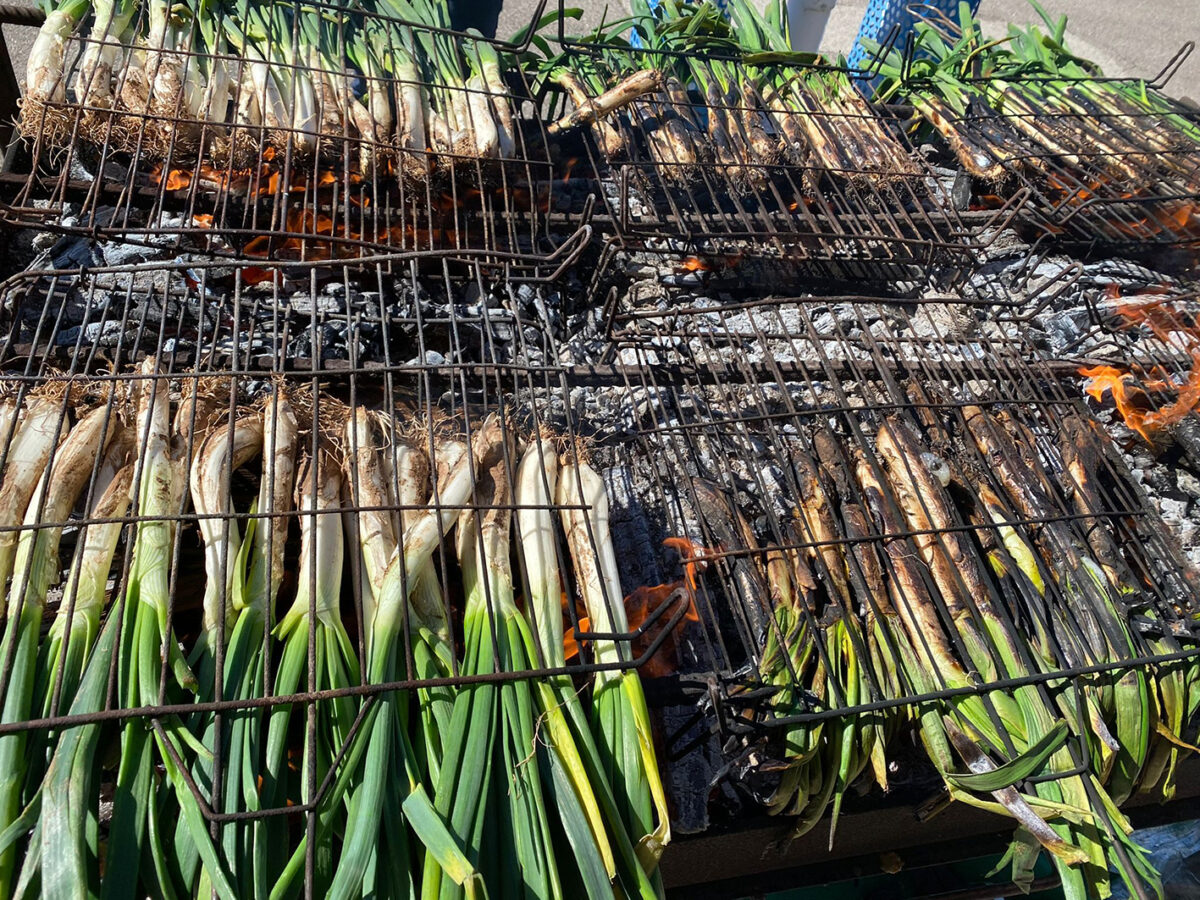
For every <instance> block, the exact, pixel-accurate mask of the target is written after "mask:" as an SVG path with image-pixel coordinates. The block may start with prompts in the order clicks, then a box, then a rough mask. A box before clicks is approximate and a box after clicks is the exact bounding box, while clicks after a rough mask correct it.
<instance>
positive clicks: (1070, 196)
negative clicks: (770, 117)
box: [871, 11, 1200, 253]
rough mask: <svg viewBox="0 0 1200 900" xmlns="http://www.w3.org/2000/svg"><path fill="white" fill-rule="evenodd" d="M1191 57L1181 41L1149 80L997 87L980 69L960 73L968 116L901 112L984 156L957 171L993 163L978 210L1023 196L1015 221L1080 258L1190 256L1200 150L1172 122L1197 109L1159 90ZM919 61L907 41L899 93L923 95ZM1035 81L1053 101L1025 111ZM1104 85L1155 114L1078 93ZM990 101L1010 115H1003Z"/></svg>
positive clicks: (1042, 78) (954, 25)
mask: <svg viewBox="0 0 1200 900" xmlns="http://www.w3.org/2000/svg"><path fill="white" fill-rule="evenodd" d="M926 19H927V21H928V22H929V23H930V24H934V25H936V26H937V28H938V30H939V31H940V32H941V35H942V37H943V38H945V39H946V40H948V41H950V42H951V43H953V42H954V41H956V40H958V39H959V38H960V37H961V29H960V26H959V23H958V22H957V21H954V20H952V19H951V18H947V17H946V16H945V15H942V14H939V13H937V12H936V11H933V13H932V14H931V15H930V16H928V17H926ZM1194 50H1195V42H1193V41H1187V42H1185V43H1183V44H1182V45H1181V46H1180V48H1179V49H1178V50H1177V51H1176V52H1175V53H1174V55H1173V56H1172V57H1171V58H1170V59H1169V60H1168V61H1167V62H1166V64H1165V65H1164V66H1163V67H1162V69H1161V70H1160V71H1159V72H1158V73H1157V74H1156V75H1154V76H1153V77H1152V78H1150V79H1136V78H1131V77H1128V76H1104V75H1088V76H1086V77H1084V76H1078V75H1069V74H1064V73H1062V72H1056V73H1054V74H1053V75H1049V74H1046V75H1039V74H1037V72H1036V71H1032V72H1023V73H1022V74H1021V76H1020V78H1019V80H1017V81H1015V82H1011V83H1003V82H1000V81H999V80H998V79H996V78H993V77H990V76H989V75H987V74H985V73H982V72H980V70H979V65H978V64H976V65H975V67H974V68H973V69H972V70H971V71H969V72H965V71H964V72H959V73H956V76H955V77H956V78H957V79H958V80H959V81H960V82H961V83H962V84H964V85H967V86H969V87H970V88H971V89H973V90H974V91H975V93H974V94H973V95H970V96H967V97H964V98H959V99H960V100H962V99H966V100H967V106H966V109H965V110H963V111H962V112H959V111H956V110H955V109H953V108H951V107H950V105H948V104H945V103H942V104H939V105H938V106H937V108H936V109H934V108H930V109H927V110H924V111H918V110H914V109H911V108H909V109H908V110H907V111H908V113H909V114H910V115H911V116H912V117H914V118H920V117H922V116H923V115H924V117H925V118H926V119H927V120H928V121H929V122H930V124H934V125H935V130H942V129H941V128H939V127H937V126H936V123H934V122H933V120H932V118H930V115H928V113H936V115H937V117H938V118H940V119H942V120H943V121H944V123H945V124H946V125H947V126H948V130H950V131H953V132H957V133H958V134H961V135H962V136H963V137H964V138H965V142H964V144H963V146H962V147H961V148H959V150H958V151H957V152H959V155H960V157H964V156H972V155H973V154H974V153H976V152H978V153H979V154H980V156H979V162H978V163H976V164H974V165H972V164H971V162H970V161H969V160H968V161H967V162H966V163H962V165H963V166H964V168H965V169H966V171H968V172H975V170H976V168H977V167H978V165H980V164H982V163H983V162H986V161H988V160H989V159H990V160H994V161H995V162H996V163H997V165H998V167H999V168H1000V169H1001V170H1002V172H1003V175H1001V176H999V177H983V176H982V175H980V177H978V178H977V179H976V182H977V183H976V185H975V191H974V195H975V200H974V203H975V204H976V205H979V206H983V207H987V206H995V205H997V201H998V199H999V198H998V197H997V196H996V195H997V194H999V195H1000V196H1004V195H1005V194H1006V193H1012V192H1013V191H1017V192H1019V193H1020V194H1021V195H1022V196H1023V198H1024V202H1023V203H1022V204H1021V206H1020V209H1019V210H1018V221H1020V222H1022V223H1023V224H1024V225H1025V226H1026V227H1027V228H1029V229H1030V230H1031V231H1032V233H1034V234H1037V235H1044V236H1049V237H1053V238H1055V239H1056V240H1057V241H1058V242H1060V243H1061V244H1063V245H1066V246H1068V247H1073V248H1076V249H1083V250H1096V249H1097V248H1103V249H1104V250H1107V251H1110V252H1112V251H1120V252H1125V253H1137V252H1138V251H1139V248H1147V247H1148V248H1151V249H1145V250H1144V252H1145V253H1157V252H1158V251H1159V250H1161V248H1163V247H1183V248H1190V249H1194V247H1195V244H1196V242H1197V240H1198V228H1200V225H1198V224H1197V218H1196V200H1197V196H1198V195H1200V181H1198V180H1197V178H1198V176H1200V171H1198V169H1197V165H1198V163H1197V159H1196V142H1195V139H1194V138H1189V137H1188V136H1187V135H1185V134H1183V133H1182V132H1180V131H1178V129H1176V128H1174V126H1173V125H1171V124H1169V123H1168V121H1167V117H1168V116H1178V117H1180V118H1182V119H1185V120H1189V121H1192V122H1196V121H1198V120H1197V113H1196V109H1195V107H1194V105H1192V106H1189V105H1188V104H1186V103H1183V102H1180V101H1179V100H1176V99H1175V98H1173V97H1170V96H1169V95H1167V94H1165V93H1163V91H1164V89H1165V88H1166V87H1167V84H1168V83H1169V82H1170V81H1171V79H1172V77H1173V76H1174V75H1175V73H1176V72H1177V71H1178V70H1179V68H1180V67H1181V66H1182V65H1183V64H1184V63H1185V62H1186V61H1187V60H1188V58H1189V57H1190V56H1191V54H1192V53H1193V52H1194ZM890 53H891V48H889V47H887V46H884V47H881V48H880V50H879V51H878V52H877V53H876V54H875V55H874V56H873V57H872V60H871V62H872V67H873V68H878V67H880V66H882V65H883V64H884V61H885V59H886V58H887V57H888V55H889V54H890ZM916 58H917V54H916V47H915V37H914V35H912V34H910V35H909V36H908V38H907V39H906V42H905V45H904V47H903V48H902V49H901V65H900V73H901V74H900V78H901V80H902V81H903V82H904V83H905V84H910V85H912V86H914V87H918V88H920V87H927V86H928V85H927V84H926V82H925V81H924V80H923V79H922V78H921V77H919V76H917V75H915V74H914V71H913V63H914V60H915V59H916ZM1041 84H1047V85H1051V86H1052V87H1054V88H1055V89H1056V90H1059V91H1060V95H1059V96H1058V97H1057V98H1056V99H1055V100H1054V101H1053V102H1052V103H1051V104H1049V105H1048V104H1047V103H1046V101H1045V100H1044V99H1043V100H1040V101H1038V102H1037V103H1035V104H1033V105H1032V106H1031V105H1028V104H1026V107H1025V109H1024V110H1022V108H1021V106H1020V104H1021V102H1022V91H1021V89H1022V87H1023V86H1030V85H1032V86H1035V87H1036V86H1038V85H1041ZM1099 84H1104V85H1117V86H1119V87H1124V88H1128V89H1129V90H1130V91H1131V92H1133V93H1138V92H1143V93H1145V94H1148V95H1150V96H1151V97H1152V98H1153V99H1154V101H1155V102H1157V103H1158V104H1159V105H1160V107H1161V109H1159V110H1158V111H1157V112H1152V111H1150V110H1148V109H1139V108H1138V107H1136V106H1134V105H1133V104H1130V103H1121V104H1119V108H1107V109H1106V108H1101V107H1100V106H1099V105H1097V104H1095V103H1094V102H1092V101H1091V100H1089V99H1088V97H1087V96H1086V95H1085V94H1084V93H1083V92H1081V91H1079V90H1078V88H1086V87H1087V86H1089V85H1099ZM934 87H935V89H936V85H934ZM1108 96H1110V97H1112V96H1113V95H1112V94H1109V95H1108ZM1009 101H1011V102H1009ZM997 104H1001V105H1004V104H1007V107H1013V108H1005V109H1004V110H1003V111H1000V110H999V109H998V108H997Z"/></svg>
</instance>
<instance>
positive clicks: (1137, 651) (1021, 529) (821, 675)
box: [695, 385, 1200, 898]
mask: <svg viewBox="0 0 1200 900" xmlns="http://www.w3.org/2000/svg"><path fill="white" fill-rule="evenodd" d="M912 391H913V393H914V397H913V399H914V404H915V405H914V407H913V409H914V410H915V411H916V415H915V417H911V418H910V417H909V415H908V414H898V415H894V416H891V417H889V418H887V419H886V421H884V422H883V424H882V425H881V426H880V428H879V430H878V433H877V435H876V437H875V440H874V442H873V444H874V449H875V452H876V454H877V457H878V460H879V461H878V462H874V461H872V460H871V459H870V457H868V456H867V455H866V454H865V453H864V452H862V449H861V448H860V447H858V446H855V445H854V443H853V441H846V440H843V439H841V438H839V437H837V436H836V435H835V434H834V433H833V432H831V431H830V430H828V429H825V428H818V429H815V431H814V432H813V434H812V435H811V440H810V441H809V442H807V443H804V442H802V441H801V440H800V439H798V438H797V439H793V441H792V443H791V444H790V445H789V452H790V462H791V470H792V475H793V476H794V482H793V483H794V484H795V485H796V487H797V495H796V496H795V497H791V498H784V501H783V502H781V503H780V504H778V506H777V508H784V509H791V510H792V513H791V518H790V520H787V521H785V522H784V525H783V534H782V537H783V538H784V540H785V542H786V546H783V547H773V546H770V545H768V546H766V547H765V548H764V547H760V545H759V543H758V542H757V541H756V539H755V535H754V531H753V529H752V528H751V527H750V525H749V524H748V522H747V520H746V519H745V518H744V517H743V516H742V514H741V513H740V512H739V511H738V510H737V509H736V507H735V506H734V505H733V504H732V502H731V501H730V499H729V497H728V496H727V495H726V494H725V493H724V492H722V491H720V490H719V489H716V488H713V487H711V486H708V485H705V484H703V483H697V484H696V485H695V487H696V495H697V496H698V497H699V498H700V503H699V509H700V514H701V515H702V516H703V517H704V520H705V527H706V530H707V532H708V533H711V534H713V535H714V536H715V537H717V539H719V540H720V542H721V545H722V548H723V549H724V550H726V551H727V552H729V551H737V550H745V551H747V558H746V560H743V562H742V564H743V565H745V566H746V568H747V570H748V577H744V578H743V579H742V580H741V581H740V582H739V583H740V584H741V585H742V589H741V592H742V593H744V594H746V595H748V596H751V597H757V598H758V599H759V602H762V603H764V606H765V608H767V609H769V611H770V616H769V617H768V618H767V619H766V620H765V623H764V626H763V628H762V629H761V633H762V634H763V641H764V644H763V649H762V651H761V656H760V664H759V671H760V674H761V677H762V680H763V683H764V684H765V685H766V686H769V687H771V688H773V689H774V693H773V695H772V696H771V700H770V702H769V707H768V714H769V716H770V717H771V718H779V717H789V716H794V717H796V720H795V722H794V723H793V724H789V725H787V726H786V727H783V728H780V729H779V732H778V734H779V736H778V738H777V740H776V742H775V743H774V746H775V748H776V753H778V757H777V759H778V762H777V763H776V764H775V765H773V766H772V767H770V770H771V771H773V772H775V773H776V775H775V778H774V781H773V782H772V784H773V790H772V791H771V792H770V793H769V794H768V795H767V797H766V800H765V803H766V807H767V809H768V811H770V812H772V813H775V814H779V815H787V816H791V817H794V823H795V824H794V828H793V834H795V833H803V832H804V831H807V830H809V829H811V828H812V827H813V826H814V825H815V824H816V823H817V822H818V820H820V818H821V817H822V815H823V814H824V813H825V812H826V811H827V810H830V809H831V810H832V824H831V840H832V837H833V828H835V827H836V822H837V813H838V808H839V802H840V797H841V796H842V795H843V794H844V793H845V792H846V791H847V790H848V789H849V788H850V786H851V784H852V783H853V782H854V781H855V780H859V781H860V782H862V781H865V780H866V779H868V778H869V779H870V780H871V781H873V782H874V783H875V784H877V785H878V786H879V787H881V788H883V789H884V790H886V789H887V772H888V770H887V753H886V751H887V750H888V748H889V747H890V746H891V745H892V742H893V740H894V739H895V738H896V737H897V736H898V735H900V734H903V728H902V726H903V725H904V723H905V721H906V720H907V721H911V723H912V725H913V726H914V727H915V728H916V729H917V731H918V733H919V735H920V738H921V741H922V743H923V744H924V746H925V749H926V751H927V753H928V755H929V757H930V759H931V761H932V762H933V764H934V766H935V768H936V769H937V771H938V772H939V774H940V775H941V777H942V778H943V779H944V781H945V784H946V787H947V789H948V791H949V792H950V795H951V796H952V797H953V798H954V799H956V800H958V801H960V802H965V803H969V804H971V805H973V806H977V807H980V808H982V809H986V810H991V811H994V812H997V813H1001V814H1004V815H1007V816H1010V817H1011V818H1014V819H1015V820H1016V821H1017V822H1018V824H1019V827H1018V832H1017V835H1016V837H1015V839H1014V842H1013V845H1012V847H1011V849H1010V854H1009V857H1008V859H1009V860H1011V862H1012V865H1013V877H1014V880H1016V881H1017V882H1018V883H1022V884H1028V883H1029V881H1030V880H1031V879H1032V871H1033V870H1032V867H1033V864H1034V862H1035V861H1036V858H1037V855H1038V852H1039V850H1042V849H1044V850H1046V851H1048V852H1049V853H1050V854H1051V855H1052V858H1053V861H1054V863H1055V865H1056V867H1057V868H1058V871H1059V874H1060V878H1061V880H1062V884H1063V887H1064V890H1065V892H1066V895H1067V896H1070V897H1078V898H1085V897H1104V896H1107V895H1108V893H1109V890H1110V885H1109V870H1110V867H1111V868H1112V869H1114V870H1115V871H1116V872H1118V873H1119V875H1120V877H1121V878H1122V879H1124V880H1125V881H1127V882H1129V883H1135V882H1136V883H1141V884H1149V885H1151V886H1153V885H1155V884H1156V883H1157V875H1156V873H1155V872H1154V871H1153V869H1152V868H1151V867H1150V866H1149V865H1148V863H1147V862H1146V858H1145V855H1144V853H1143V851H1142V850H1141V849H1140V848H1139V847H1138V846H1137V845H1136V844H1134V843H1133V842H1132V841H1131V840H1130V838H1129V836H1128V832H1129V825H1128V822H1127V820H1126V819H1125V817H1124V816H1123V815H1122V814H1121V813H1120V812H1119V810H1118V806H1119V805H1121V804H1123V803H1124V802H1125V801H1126V800H1127V799H1128V798H1129V797H1131V796H1132V795H1133V794H1134V793H1135V792H1139V791H1140V792H1143V793H1151V794H1158V795H1160V796H1170V795H1171V794H1172V792H1173V790H1174V788H1173V778H1174V772H1175V770H1176V765H1177V762H1178V759H1179V756H1180V754H1182V753H1185V752H1187V751H1188V749H1189V748H1191V745H1190V744H1189V743H1188V739H1189V738H1190V737H1191V735H1190V734H1189V728H1191V727H1193V725H1192V723H1193V718H1194V716H1195V714H1196V712H1197V709H1198V708H1200V689H1198V687H1197V684H1196V679H1197V676H1198V673H1200V666H1198V665H1197V662H1196V659H1195V658H1193V659H1191V660H1189V661H1188V662H1187V663H1186V664H1183V665H1168V666H1163V667H1159V668H1146V667H1136V668H1121V667H1120V663H1121V661H1123V660H1129V659H1134V658H1137V657H1138V656H1141V655H1143V654H1148V653H1154V654H1172V653H1178V652H1179V649H1180V643H1179V641H1178V640H1177V639H1176V638H1175V637H1174V636H1172V635H1170V634H1166V633H1163V634H1158V635H1157V636H1156V635H1154V634H1151V635H1147V636H1140V637H1139V636H1137V635H1135V633H1134V630H1133V628H1132V626H1131V625H1130V623H1129V621H1128V616H1129V612H1128V610H1129V608H1130V606H1131V605H1139V604H1138V601H1137V598H1138V595H1139V594H1140V593H1141V592H1142V590H1143V589H1144V588H1143V587H1142V581H1141V580H1140V579H1139V578H1138V576H1136V575H1135V574H1134V572H1133V570H1132V569H1131V567H1130V565H1129V564H1128V563H1127V562H1126V561H1125V555H1124V552H1123V550H1122V548H1121V545H1120V541H1119V538H1118V537H1117V536H1116V535H1114V534H1113V532H1112V531H1111V530H1110V529H1109V528H1108V527H1107V526H1103V525H1099V524H1098V521H1099V520H1098V519H1097V516H1098V515H1099V514H1100V511H1102V510H1103V509H1105V508H1111V506H1112V502H1113V501H1112V499H1110V498H1111V496H1112V495H1111V494H1110V493H1109V491H1111V490H1113V487H1110V486H1109V484H1108V483H1109V482H1110V480H1111V476H1110V475H1109V474H1108V471H1109V470H1108V469H1107V466H1106V464H1105V462H1104V449H1103V445H1102V442H1101V441H1100V439H1099V437H1098V436H1097V435H1096V433H1095V432H1094V430H1092V429H1090V428H1089V426H1088V425H1086V424H1085V423H1083V422H1082V421H1080V420H1077V419H1071V418H1068V419H1066V420H1064V423H1063V425H1062V430H1061V432H1059V433H1058V434H1057V436H1056V437H1057V440H1055V439H1054V438H1053V437H1051V438H1049V439H1048V438H1047V437H1038V436H1037V435H1035V434H1034V432H1033V431H1031V430H1030V429H1029V428H1028V427H1027V426H1025V425H1024V424H1022V423H1020V422H1018V421H1017V420H1016V419H1015V418H1014V417H1012V416H1010V415H1007V414H1005V413H1003V412H1001V413H995V412H990V411H986V410H984V409H982V408H974V407H968V408H967V409H966V410H965V411H964V417H963V419H962V421H961V422H960V423H954V422H950V421H941V420H940V419H939V418H938V417H937V416H936V415H933V414H932V413H930V412H929V411H930V410H934V409H936V408H938V407H937V405H936V404H934V403H931V402H930V397H929V395H928V394H927V393H926V389H924V388H921V387H919V386H916V385H913V386H912ZM934 399H937V398H934ZM956 424H957V427H956ZM934 448H936V451H935V449H934ZM935 452H936V454H937V455H935ZM980 459H982V460H986V463H987V466H988V468H989V472H988V473H987V474H986V475H985V474H984V473H983V472H982V471H981V467H980V465H979V462H978V460H980ZM1063 507H1066V508H1074V509H1076V510H1078V512H1079V514H1080V516H1081V517H1082V518H1081V520H1080V521H1074V520H1071V519H1070V518H1063V517H1062V516H1061V515H1056V512H1055V511H1056V510H1058V509H1061V508H1063ZM1022 520H1032V521H1040V522H1043V523H1044V524H1041V525H1040V526H1038V527H1037V528H1029V527H1027V526H1023V525H1018V524H1012V523H1018V522H1020V521H1022ZM1081 522H1082V523H1083V524H1081ZM760 560H761V562H759V561H760ZM1074 666H1096V667H1106V666H1112V667H1113V668H1111V669H1105V670H1104V671H1102V672H1100V673H1098V674H1097V675H1095V676H1093V677H1090V678H1086V679H1082V680H1080V682H1079V683H1078V685H1077V688H1078V689H1077V690H1063V689H1061V688H1062V684H1063V683H1062V682H1061V681H1058V682H1056V681H1053V680H1051V681H1049V682H1047V685H1051V686H1054V688H1055V689H1054V690H1046V689H1044V688H1042V687H1039V683H1038V680H1037V678H1038V676H1047V675H1051V674H1052V673H1053V672H1055V671H1056V670H1061V669H1062V668H1064V667H1074ZM1023 679H1025V680H1027V681H1028V683H1021V682H1022V680H1023ZM1005 680H1009V681H1011V682H1017V685H1016V686H1014V687H1007V688H1004V689H995V688H993V689H990V690H981V688H983V687H984V686H985V685H987V684H988V683H989V682H997V681H1005ZM942 691H947V692H948V694H947V696H946V697H945V699H938V700H932V701H930V700H927V701H923V702H920V703H917V704H906V705H905V706H903V707H894V708H892V707H885V708H884V709H882V710H878V709H876V710H873V711H871V712H867V713H860V714H855V715H853V716H841V717H833V718H830V717H822V716H819V715H818V716H816V717H814V718H807V717H806V716H805V714H811V713H820V712H821V711H823V710H829V709H836V708H838V707H846V706H855V705H860V704H862V705H870V704H872V703H874V702H875V701H879V700H888V699H899V698H906V697H914V696H929V695H933V694H936V693H938V692H942ZM1080 748H1082V752H1081V751H1080ZM1033 776H1041V777H1038V778H1037V779H1035V780H1029V779H1031V778H1032V777H1033Z"/></svg>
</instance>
